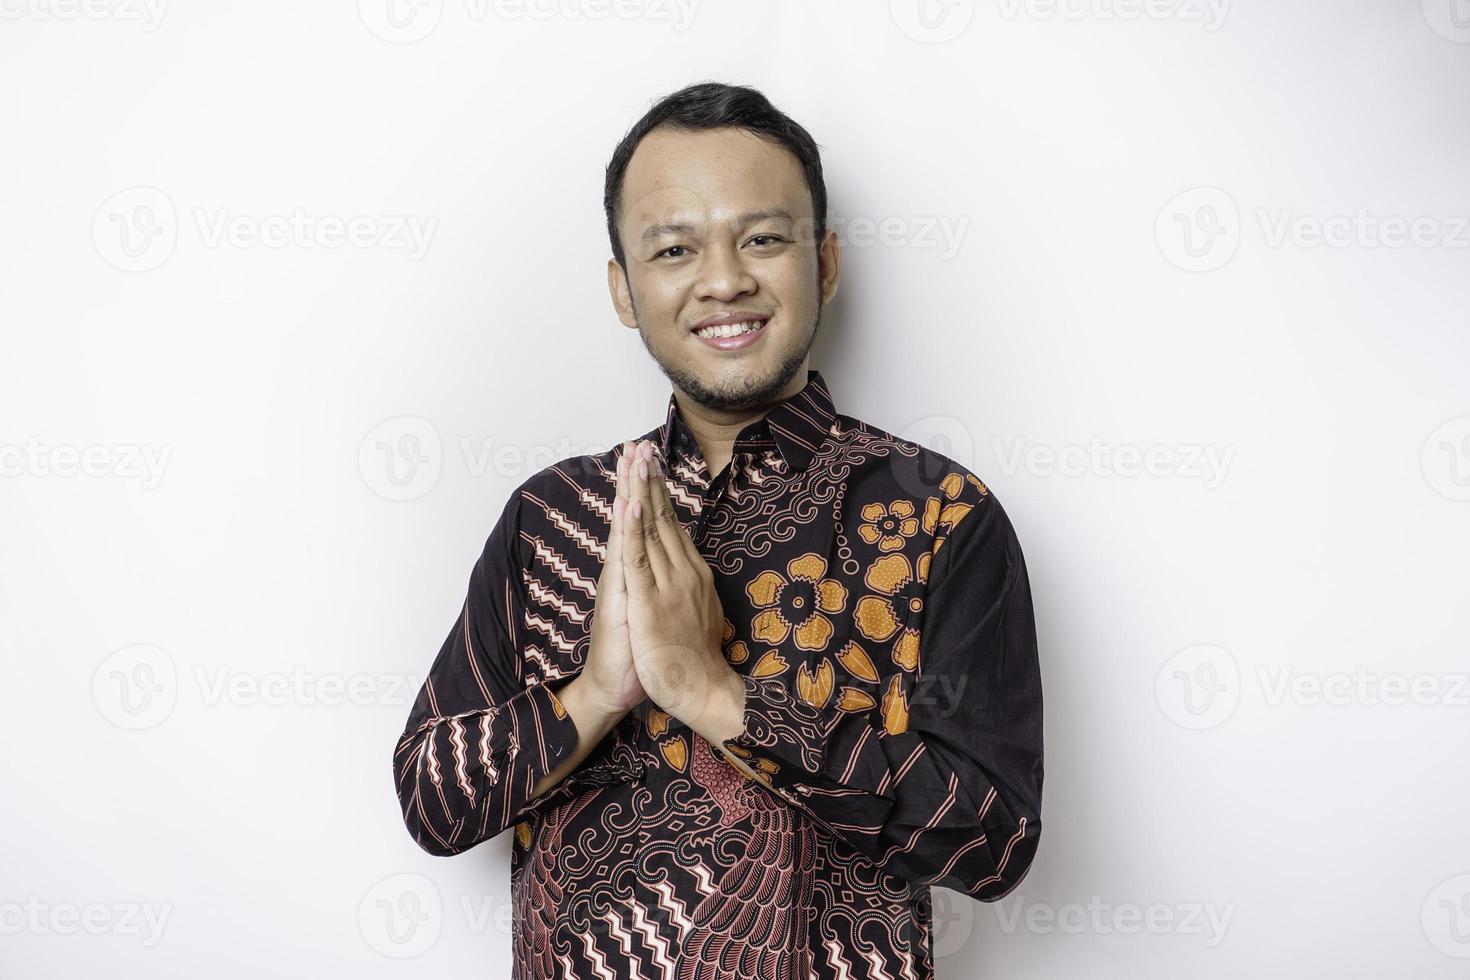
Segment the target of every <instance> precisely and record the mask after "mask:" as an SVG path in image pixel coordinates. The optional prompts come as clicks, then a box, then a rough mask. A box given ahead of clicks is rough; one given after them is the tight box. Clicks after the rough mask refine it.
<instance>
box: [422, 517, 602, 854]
mask: <svg viewBox="0 0 1470 980" xmlns="http://www.w3.org/2000/svg"><path fill="white" fill-rule="evenodd" d="M519 505H520V491H519V489H518V490H517V491H516V492H515V494H513V495H512V497H511V499H510V501H509V502H508V503H507V504H506V506H505V509H504V511H503V512H502V514H501V516H500V519H499V521H498V522H497V523H496V525H495V528H494V529H493V530H492V531H491V533H490V536H489V539H488V540H487V541H486V543H485V548H484V551H483V552H482V553H481V555H480V558H479V560H478V561H477V562H476V563H475V566H474V568H473V570H472V571H471V573H470V581H469V590H468V594H467V595H466V597H465V602H464V606H463V608H462V609H461V611H460V615H459V618H458V620H457V621H456V622H455V624H454V626H453V628H452V629H450V631H449V635H448V637H446V638H445V640H444V644H443V646H442V647H441V648H440V650H439V654H438V656H437V657H436V658H435V660H434V663H433V666H432V667H431V668H430V670H429V674H428V677H427V678H426V679H425V681H424V684H423V686H422V688H421V689H420V690H419V694H418V697H417V699H416V700H415V701H414V705H413V708H412V709H411V711H410V713H409V717H408V723H407V725H406V726H405V728H404V731H403V735H402V737H401V738H400V739H399V741H398V744H397V748H396V749H395V751H394V755H393V772H394V777H395V778H396V780H397V791H398V799H399V803H400V805H401V808H402V810H403V819H404V822H405V824H406V825H407V827H408V830H409V833H411V834H412V835H413V837H414V839H415V840H416V841H417V842H418V844H419V846H420V847H422V848H423V849H424V850H425V851H428V852H429V853H430V854H435V855H440V856H443V855H449V854H458V853H459V852H461V851H465V850H468V849H469V848H471V847H474V846H475V845H476V844H478V843H480V842H481V841H484V840H488V839H489V838H491V837H494V836H496V835H497V834H499V833H500V832H501V831H502V830H504V829H505V828H506V827H508V826H510V825H511V824H513V823H515V822H516V821H517V820H518V819H519V818H520V817H522V816H524V815H526V814H528V813H530V812H531V811H533V810H539V809H542V808H544V807H547V806H551V805H554V804H555V803H558V802H561V801H564V800H565V799H567V798H568V797H569V796H571V795H573V794H575V793H576V792H577V791H578V790H579V789H580V788H581V787H580V785H579V783H578V780H577V778H576V777H577V775H578V773H579V772H580V771H581V770H580V769H579V770H578V771H577V772H573V773H572V774H571V775H570V776H568V777H567V778H565V779H563V780H562V781H561V782H559V783H558V784H557V785H556V786H554V787H553V788H552V789H551V790H548V791H547V792H546V793H544V794H543V795H542V796H541V797H539V798H537V799H535V800H532V799H531V792H532V790H533V788H534V787H535V784H536V781H537V779H539V778H540V777H541V776H543V775H545V774H546V773H549V772H551V771H552V770H553V769H555V768H556V767H557V766H558V765H560V764H561V760H563V759H565V758H566V757H567V756H568V755H569V754H572V753H574V752H575V751H576V747H577V739H578V733H577V727H576V725H575V724H574V723H573V721H572V717H571V715H570V714H569V713H568V712H567V710H566V708H565V707H564V706H563V705H562V703H561V702H560V701H559V700H558V699H557V696H556V693H555V690H554V688H556V687H559V686H560V685H561V684H562V683H564V682H565V680H566V678H558V679H556V680H553V681H549V682H546V683H542V682H534V683H529V684H528V683H525V682H524V680H523V678H522V676H521V674H522V657H521V655H520V651H521V650H522V649H524V647H523V642H522V641H523V640H524V637H522V636H521V635H520V634H519V631H520V630H522V629H523V628H524V627H523V623H524V604H525V597H524V588H525V586H524V582H523V579H522V571H523V568H524V566H523V565H522V563H521V562H520V560H519V554H518V552H519V549H518V547H517V544H518V539H519V538H520V527H519V525H520V516H519V515H520V507H519Z"/></svg>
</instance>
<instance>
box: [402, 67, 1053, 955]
mask: <svg viewBox="0 0 1470 980" xmlns="http://www.w3.org/2000/svg"><path fill="white" fill-rule="evenodd" d="M605 204H606V210H607V218H608V232H609V237H610V240H611V245H612V251H613V258H612V259H611V260H610V261H609V263H608V285H609V288H610V290H611V293H612V299H613V303H614V305H615V307H616V309H617V313H618V316H619V318H620V319H621V320H622V322H623V323H624V324H625V325H626V326H628V327H630V328H633V329H636V330H637V331H638V332H639V336H640V337H641V338H642V341H643V343H644V345H645V346H646V347H647V349H648V352H649V353H650V355H652V357H653V358H654V359H655V360H656V361H657V362H658V364H659V366H660V367H661V368H662V370H663V371H664V373H665V374H666V375H667V376H668V378H669V379H670V381H671V382H672V386H673V391H672V394H671V396H670V399H669V403H668V410H667V413H666V416H665V419H664V422H663V424H662V425H660V426H659V427H658V428H656V429H653V430H652V431H650V432H646V433H644V435H643V436H642V437H641V438H640V439H639V440H637V441H636V442H629V443H624V444H623V445H621V446H619V447H618V448H617V449H614V450H609V451H608V452H605V453H602V454H599V455H590V456H581V457H574V458H570V459H566V460H562V461H561V462H559V463H557V464H555V465H553V466H550V467H548V468H547V469H545V470H543V471H541V472H540V473H537V474H536V475H535V476H533V477H531V478H530V479H528V480H526V481H525V482H524V483H523V484H522V485H521V486H520V487H519V488H518V489H517V490H516V492H515V493H514V494H513V495H512V496H511V499H510V500H509V502H508V503H507V504H506V505H505V508H504V511H503V513H502V514H501V516H500V519H499V522H498V523H497V524H496V526H495V528H494V530H493V531H492V532H491V534H490V536H489V540H488V542H487V543H486V546H485V549H484V553H483V554H482V555H481V556H480V559H479V561H478V562H477V563H476V565H475V567H474V570H473V572H472V573H471V576H470V583H469V595H468V597H467V599H466V601H465V605H464V610H463V613H462V615H461V616H460V618H459V620H458V621H457V622H456V623H455V625H454V627H453V629H452V630H451V631H450V634H449V636H448V638H447V639H446V640H445V642H444V646H443V648H442V649H441V650H440V652H439V655H438V658H437V659H436V660H435V661H434V664H433V666H432V669H431V671H430V674H429V676H428V679H427V681H426V682H425V684H424V687H423V690H422V691H421V692H420V694H419V697H418V700H417V701H416V702H415V704H414V706H413V710H412V713H411V715H410V717H409V719H408V724H407V727H406V728H405V730H404V733H403V737H402V739H401V740H400V741H399V742H398V745H397V749H396V753H395V755H394V772H395V776H396V778H397V787H398V794H399V798H400V800H401V803H402V807H403V815H404V819H405V821H406V823H407V825H408V828H409V830H410V831H411V833H412V834H413V836H414V838H415V839H416V840H417V841H418V843H419V844H420V845H421V846H422V847H423V848H424V849H425V850H427V851H428V852H430V853H432V854H437V855H447V854H456V853H459V852H461V851H464V850H467V849H468V848H471V847H473V846H475V845H476V844H478V843H480V842H481V841H484V840H487V839H489V838H491V837H494V836H496V835H497V834H499V833H500V832H501V831H502V830H504V829H506V828H508V827H512V826H513V827H514V841H513V844H512V851H511V864H512V870H511V880H512V893H513V898H514V915H513V927H514V938H513V945H514V965H515V975H516V976H517V977H526V978H533V977H534V978H541V977H573V976H576V977H583V976H588V977H590V976H615V977H635V976H636V977H649V978H652V977H671V978H683V980H691V978H718V977H759V978H762V980H784V978H805V977H809V976H817V977H873V978H880V977H894V978H897V977H932V975H933V963H932V952H931V949H932V945H931V934H930V933H931V906H930V895H929V885H931V884H939V885H944V886H945V887H948V888H951V889H955V890H957V891H962V892H965V893H968V894H969V895H971V896H973V897H974V898H976V899H979V900H981V901H993V900H995V899H997V898H1000V897H1001V896H1002V895H1005V894H1006V893H1007V892H1009V891H1010V890H1011V889H1012V888H1014V887H1015V886H1016V884H1017V883H1018V882H1019V881H1020V880H1021V879H1022V878H1023V877H1024V876H1025V874H1026V872H1027V870H1028V869H1029V867H1030V865H1031V861H1032V858H1033V856H1034V854H1035V852H1036V847H1037V841H1038V839H1039V837H1040V833H1041V822H1040V819H1039V812H1040V804H1041V784H1042V734H1041V721H1042V711H1041V685H1040V673H1039V669H1038V663H1037V654H1036V638H1035V627H1034V618H1033V614H1032V607H1031V599H1030V589H1029V583H1028V579H1027V575H1026V566H1025V562H1024V560H1023V557H1022V553H1021V548H1020V545H1019V543H1018V541H1017V538H1016V535H1015V532H1014V530H1013V529H1012V527H1011V524H1010V522H1009V520H1008V519H1007V517H1006V514H1005V511H1004V510H1002V508H1001V506H1000V503H999V501H997V500H996V499H995V496H994V494H992V493H991V492H990V491H989V490H988V489H987V488H986V486H985V484H984V483H982V482H981V481H980V479H979V478H977V477H976V476H975V475H974V474H972V473H970V472H969V471H968V470H966V469H965V468H964V467H963V466H961V465H959V464H958V463H955V462H954V461H952V460H949V459H947V458H945V457H944V456H942V455H940V454H938V453H935V452H932V451H930V450H928V449H926V448H924V447H922V446H919V445H917V444H915V443H912V442H907V441H905V440H902V439H899V438H897V437H895V436H893V435H890V434H889V433H887V432H884V431H882V430H880V429H878V428H876V427H874V426H870V425H867V424H865V423H863V422H861V421H859V420H857V419H855V418H853V417H851V416H849V415H846V414H842V413H841V412H840V411H839V410H838V408H837V406H836V405H835V404H834V400H833V396H832V393H831V391H830V389H829V388H828V387H827V384H826V382H825V380H824V379H823V378H822V376H821V374H820V373H819V372H817V371H815V370H811V369H810V368H809V367H808V351H809V350H810V348H811V345H812V340H813V338H814V336H815V334H816V330H817V324H818V321H819V319H820V315H821V310H822V307H823V306H824V305H825V304H826V303H827V302H828V301H830V300H831V298H832V296H833V295H834V293H835V292H836V289H837V281H838V271H839V267H840V250H839V247H838V244H837V240H836V236H835V235H834V234H833V233H832V232H830V231H828V230H826V228H825V212H826V191H825V187H824V184H823V181H822V171H821V162H820V158H819V155H818V152H817V147H816V144H815V143H814V142H813V141H812V139H811V137H810V136H809V135H808V134H807V132H806V131H805V130H804V129H802V128H801V127H800V126H799V125H797V124H796V123H795V122H793V121H791V120H790V119H789V118H787V117H786V116H785V115H784V114H782V113H781V112H779V111H777V110H776V109H775V108H774V107H773V106H771V104H770V103H769V102H768V101H766V99H765V98H764V97H763V96H762V95H760V93H758V92H756V91H754V90H752V89H749V88H743V87H732V86H727V85H721V84H713V83H708V84H701V85H695V86H692V87H690V88H687V89H684V90H682V91H680V92H677V93H675V94H673V95H671V96H669V97H668V98H666V99H664V100H663V101H662V102H660V103H659V104H658V105H656V106H655V107H654V108H653V109H652V110H650V111H649V113H648V115H647V116H645V117H644V119H643V120H641V121H640V122H639V123H638V124H637V125H636V126H635V127H634V128H633V129H632V130H631V131H630V132H629V133H628V135H627V137H626V138H625V139H624V141H623V142H622V144H621V145H620V146H619V147H618V149H617V151H616V153H615V154H614V156H613V160H612V163H611V164H610V166H609V167H608V171H607V183H606V194H605ZM893 339H894V340H895V341H901V340H902V339H903V338H902V337H895V338H893ZM589 407H593V406H591V405H589Z"/></svg>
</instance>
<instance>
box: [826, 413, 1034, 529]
mask: <svg viewBox="0 0 1470 980" xmlns="http://www.w3.org/2000/svg"><path fill="white" fill-rule="evenodd" d="M836 428H837V429H838V430H840V431H839V433H838V434H837V435H835V437H834V438H835V441H836V443H837V446H838V457H837V461H838V462H839V463H843V464H845V465H847V466H848V467H849V469H850V472H849V475H848V477H847V494H848V498H849V500H850V501H851V513H853V515H854V517H855V518H856V519H858V520H860V521H862V525H860V530H859V533H860V534H862V533H864V532H862V531H861V526H863V525H867V524H871V523H873V521H874V520H875V519H881V518H887V520H886V521H884V523H885V525H886V524H891V522H892V520H893V518H895V517H896V518H899V519H900V520H901V521H904V520H905V519H907V518H909V517H912V519H913V520H914V521H917V528H918V530H919V531H920V532H922V534H923V535H925V536H926V537H928V538H930V539H931V541H930V545H931V550H933V551H934V552H936V553H937V552H938V551H939V546H940V545H941V544H942V543H943V540H944V538H945V537H946V536H948V535H949V534H951V533H953V532H954V531H955V530H956V529H957V528H959V527H960V526H961V525H962V524H965V523H967V522H969V521H971V520H973V519H974V518H976V517H977V516H978V517H979V518H980V523H986V524H989V523H991V522H992V521H1000V522H1004V523H1007V524H1008V522H1006V517H1005V512H1004V509H1003V508H1002V507H1001V506H1000V502H999V501H998V500H997V499H996V497H995V494H994V493H993V492H992V491H991V489H990V487H989V486H988V485H987V484H986V483H985V481H984V480H983V479H981V477H980V476H979V474H977V473H975V472H974V471H973V470H971V469H970V467H968V466H966V465H965V464H964V463H961V462H959V461H958V460H956V459H954V458H952V457H950V456H948V455H946V454H944V453H942V452H939V451H938V450H935V449H931V448H929V447H928V446H925V445H923V444H921V443H918V442H915V441H913V440H911V439H906V438H904V437H902V436H899V435H895V434H894V433H892V432H889V431H887V430H886V429H883V428H880V427H878V426H875V425H873V424H872V423H869V422H864V421H862V420H861V419H857V418H853V417H852V416H848V415H839V416H838V425H837V427H836ZM899 526H900V528H902V527H903V526H904V524H903V523H900V525H899ZM909 526H913V525H909ZM871 534H872V531H868V532H866V535H867V536H871Z"/></svg>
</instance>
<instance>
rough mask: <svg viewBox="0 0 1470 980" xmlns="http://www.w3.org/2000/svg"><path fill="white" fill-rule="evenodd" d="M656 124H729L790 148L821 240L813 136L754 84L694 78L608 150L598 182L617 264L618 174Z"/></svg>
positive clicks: (821, 204) (691, 127)
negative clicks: (603, 173) (608, 157)
mask: <svg viewBox="0 0 1470 980" xmlns="http://www.w3.org/2000/svg"><path fill="white" fill-rule="evenodd" d="M659 126H672V127H674V128H676V129H681V130H685V131H689V132H698V131H701V130H708V129H720V128H722V127H725V126H734V127H736V128H739V129H743V130H746V131H747V132H749V133H751V134H752V135H754V136H757V137H759V138H761V139H763V140H766V141H767V142H769V143H774V144H775V145H777V146H781V147H784V148H785V149H787V150H789V151H791V153H792V154H793V155H794V156H795V157H796V159H797V162H798V163H800V164H801V172H802V174H803V175H804V176H805V177H806V186H807V189H808V190H809V191H810V192H811V196H812V214H813V215H814V216H815V218H816V237H815V239H814V241H815V242H817V243H818V244H820V243H821V241H822V236H823V234H824V233H825V232H826V230H827V185H826V183H825V182H824V181H823V180H822V155H821V153H820V151H819V150H818V149H817V143H816V140H814V139H812V137H811V134H810V133H808V132H807V131H806V130H805V129H803V128H802V127H801V125H800V124H799V123H797V122H796V121H795V120H794V119H792V118H791V117H790V116H788V115H786V114H785V113H784V112H782V111H781V110H780V109H777V108H776V107H775V106H773V105H772V104H771V101H770V100H769V99H767V98H766V97H765V96H764V95H762V94H761V93H760V92H759V91H757V90H756V89H753V88H750V87H748V86H745V85H726V84H724V83H723V82H700V83H698V84H696V85H690V86H687V87H685V88H682V89H680V90H679V91H677V92H675V93H673V94H672V95H666V96H664V97H663V98H662V99H660V100H659V101H658V103H657V104H656V105H654V107H653V108H652V109H649V110H648V112H647V113H645V114H644V116H643V118H642V119H640V120H638V122H637V123H635V124H634V125H633V128H632V129H630V130H628V134H627V135H626V136H624V137H623V141H622V142H621V143H619V144H618V147H617V149H616V150H614V151H613V156H612V161H611V162H610V163H609V164H608V165H607V177H606V180H605V182H604V184H603V190H602V207H603V210H604V211H605V212H607V235H608V240H609V242H610V243H611V245H612V253H613V258H615V259H617V262H618V264H619V265H621V266H624V267H625V268H626V263H625V261H624V255H623V245H622V242H621V241H619V240H618V213H619V211H620V210H621V209H622V205H623V177H624V175H625V174H626V173H627V171H628V162H629V161H630V160H632V159H633V151H634V150H636V149H638V144H639V143H641V142H643V137H645V136H647V135H648V134H649V133H650V132H652V131H653V130H654V129H656V128H658V127H659Z"/></svg>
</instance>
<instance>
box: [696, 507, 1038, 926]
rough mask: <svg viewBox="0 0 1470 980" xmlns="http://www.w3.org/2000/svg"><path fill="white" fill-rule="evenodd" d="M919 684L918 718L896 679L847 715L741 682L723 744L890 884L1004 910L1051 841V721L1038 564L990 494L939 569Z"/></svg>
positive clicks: (770, 683) (955, 535)
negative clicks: (735, 721)
mask: <svg viewBox="0 0 1470 980" xmlns="http://www.w3.org/2000/svg"><path fill="white" fill-rule="evenodd" d="M917 674H918V675H919V678H920V680H919V682H918V684H917V687H915V686H914V685H912V684H911V685H909V687H908V688H907V689H906V690H905V694H907V693H908V692H909V691H913V692H914V693H913V695H912V697H911V698H910V700H911V701H912V703H911V704H910V705H909V707H908V712H907V719H906V721H905V720H903V713H902V711H901V710H900V711H896V712H892V713H890V712H888V711H885V707H889V708H890V710H891V706H892V696H891V692H893V690H894V688H892V687H891V686H890V683H891V681H885V683H884V685H883V689H882V691H881V692H880V695H881V702H883V703H880V704H879V705H878V706H876V707H874V708H872V709H871V710H868V711H859V712H849V711H842V710H839V709H838V708H836V707H835V705H834V704H833V703H831V702H829V703H828V704H827V705H826V706H825V707H821V708H818V707H814V706H813V705H811V704H810V703H808V702H807V701H806V700H804V699H802V698H800V697H798V696H797V694H796V692H794V691H792V690H790V689H789V688H788V687H787V685H786V684H785V682H783V681H781V680H761V679H756V678H752V677H750V676H748V675H742V676H741V688H742V689H743V690H742V693H743V694H744V707H743V711H742V713H741V715H740V717H741V719H742V721H743V725H744V728H743V731H741V732H740V734H738V735H736V736H735V737H733V738H729V739H726V740H725V741H724V742H723V743H717V744H723V747H724V748H725V749H726V755H727V757H732V761H736V759H738V760H740V761H736V764H737V765H738V766H739V767H740V768H741V769H742V770H743V771H745V772H746V773H747V774H748V775H751V776H752V777H753V778H756V779H759V780H760V781H761V782H763V783H765V784H766V785H767V786H769V787H770V788H771V789H772V791H773V792H775V793H776V794H777V795H778V796H779V797H780V798H781V799H783V800H785V801H786V802H788V803H790V804H791V805H792V806H794V807H797V808H798V809H800V810H802V811H803V812H805V813H806V814H808V815H809V816H811V817H812V818H813V819H815V820H816V821H817V822H818V823H820V824H821V825H823V826H824V827H826V828H827V830H828V831H829V832H831V833H832V834H833V835H835V836H837V837H839V838H841V839H842V840H843V841H845V842H846V843H847V844H849V845H850V846H851V847H852V848H854V849H855V850H856V851H858V852H859V853H861V854H863V855H864V856H866V857H867V858H868V859H869V860H871V861H872V862H873V863H874V864H876V865H877V866H878V867H880V868H882V869H884V870H885V871H886V872H887V873H889V874H892V875H895V876H897V877H900V878H903V879H905V880H907V881H911V882H915V883H921V884H922V883H927V884H936V885H943V886H945V887H946V888H951V889H954V890H955V891H961V892H966V893H968V894H970V895H971V896H973V897H975V898H977V899H979V900H981V901H994V900H996V899H998V898H1001V897H1002V896H1004V895H1005V894H1007V893H1008V892H1009V891H1010V890H1011V889H1012V888H1014V887H1015V886H1016V885H1017V884H1018V883H1019V882H1020V881H1021V879H1022V878H1023V877H1024V876H1025V874H1026V872H1027V870H1029V868H1030V865H1031V860H1032V858H1033V856H1034V855H1035V852H1036V847H1037V843H1038V840H1039V838H1040V834H1041V820H1040V808H1041V783H1042V728H1041V721H1042V713H1041V678H1040V670H1039V665H1038V662H1037V651H1036V632H1035V621H1034V615H1033V612H1032V607H1031V595H1030V585H1029V581H1028V578H1027V575H1026V566H1025V561H1024V559H1023V557H1022V554H1021V548H1020V544H1019V542H1018V541H1017V540H1016V536H1015V532H1014V530H1013V528H1012V527H1011V524H1010V522H1009V520H1008V519H1007V517H1006V515H1005V512H1004V510H1002V508H1001V506H1000V504H999V502H998V501H997V500H995V499H994V497H992V496H990V495H988V494H987V495H985V496H983V497H981V498H980V499H979V500H978V501H977V502H976V503H975V505H974V507H973V508H972V509H970V510H969V511H968V512H967V513H966V514H965V516H963V517H962V518H961V519H960V520H959V521H958V523H957V524H956V525H955V526H954V528H953V529H952V530H951V533H950V534H949V535H948V536H947V537H945V538H944V539H943V541H942V542H941V546H940V547H939V548H938V552H937V553H936V554H935V555H934V558H933V559H932V563H931V569H930V576H929V589H928V594H927V596H926V598H925V610H924V619H923V627H922V634H921V640H920V653H919V665H918V670H917ZM899 678H901V680H902V681H911V680H913V674H912V673H909V672H902V673H898V674H896V675H895V679H899ZM834 700H835V699H834ZM737 703H738V701H737ZM885 703H886V704H885ZM885 714H887V715H888V716H889V721H888V723H887V724H885V721H884V718H885Z"/></svg>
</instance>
